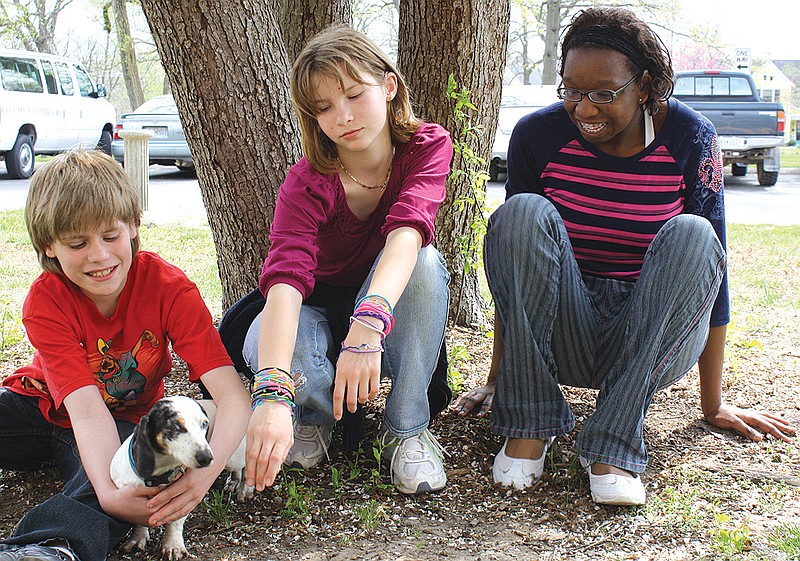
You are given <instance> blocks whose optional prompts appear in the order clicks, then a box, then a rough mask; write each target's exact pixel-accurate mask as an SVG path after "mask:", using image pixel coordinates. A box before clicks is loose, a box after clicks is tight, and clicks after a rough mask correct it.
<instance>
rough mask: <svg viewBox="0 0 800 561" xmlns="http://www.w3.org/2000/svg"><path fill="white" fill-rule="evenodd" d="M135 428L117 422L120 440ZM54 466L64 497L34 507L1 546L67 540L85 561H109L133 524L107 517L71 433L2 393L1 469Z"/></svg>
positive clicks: (33, 404)
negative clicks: (51, 463) (58, 475)
mask: <svg viewBox="0 0 800 561" xmlns="http://www.w3.org/2000/svg"><path fill="white" fill-rule="evenodd" d="M134 427H135V425H134V424H133V423H129V422H126V421H117V432H118V433H119V438H120V441H123V440H124V439H126V438H128V436H129V435H130V434H131V433H133V429H134ZM48 461H55V462H56V465H57V467H58V469H59V472H60V473H61V476H62V477H63V479H64V481H65V484H64V488H63V489H62V491H61V493H59V494H57V495H54V496H53V497H51V498H49V499H47V500H46V501H44V502H43V503H41V504H40V505H37V506H35V507H33V508H32V509H31V510H30V511H28V512H27V513H26V514H25V516H23V517H22V519H21V520H20V521H19V523H18V524H17V526H16V528H15V529H14V532H13V533H12V535H11V536H10V537H8V538H7V539H5V540H4V541H3V543H2V544H0V550H2V548H3V544H10V545H23V544H31V543H40V542H44V541H47V540H51V539H64V540H66V541H67V542H68V543H69V545H70V546H71V547H72V549H73V551H75V553H76V554H77V555H78V557H79V558H80V559H81V561H104V560H105V559H106V557H107V554H108V551H109V549H111V548H113V547H116V546H117V545H118V544H119V543H120V542H121V541H122V539H123V538H124V537H125V535H126V534H127V533H128V531H129V530H130V529H131V525H130V524H128V523H127V522H122V521H121V520H117V519H115V518H111V517H110V516H108V515H106V514H105V513H104V512H103V509H102V508H101V507H100V503H99V502H98V500H97V496H96V495H95V493H94V488H93V487H92V484H91V483H90V482H89V478H88V477H87V476H86V472H85V471H84V469H83V465H82V464H81V460H80V456H79V455H78V446H77V444H76V442H75V436H74V434H73V432H72V430H71V429H64V428H61V427H58V426H56V425H53V424H52V423H50V422H48V421H47V420H46V419H45V418H44V417H43V416H42V414H41V412H40V411H39V406H38V404H37V400H36V399H35V398H32V397H28V396H23V395H18V394H15V393H14V392H12V391H10V390H7V389H5V388H0V468H2V469H13V470H36V469H41V468H42V465H43V464H44V463H45V462H48Z"/></svg>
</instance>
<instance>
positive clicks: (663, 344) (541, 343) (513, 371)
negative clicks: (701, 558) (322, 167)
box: [484, 194, 725, 472]
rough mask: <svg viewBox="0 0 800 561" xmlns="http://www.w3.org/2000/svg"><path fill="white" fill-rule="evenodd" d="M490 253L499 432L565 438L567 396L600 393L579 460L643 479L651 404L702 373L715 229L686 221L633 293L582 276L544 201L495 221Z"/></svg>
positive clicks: (662, 239)
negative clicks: (694, 371) (663, 391)
mask: <svg viewBox="0 0 800 561" xmlns="http://www.w3.org/2000/svg"><path fill="white" fill-rule="evenodd" d="M484 247H485V262H486V274H487V277H488V278H489V287H490V289H491V291H492V296H493V297H494V301H495V306H496V307H497V313H498V314H499V317H500V319H501V322H502V326H503V343H504V348H505V352H504V353H503V359H502V362H501V367H500V373H499V375H498V378H497V385H496V392H495V397H494V401H493V403H492V429H493V430H494V432H496V433H497V434H500V435H502V436H507V437H512V438H547V437H550V436H555V435H558V434H564V433H566V432H568V431H570V430H572V428H573V427H574V426H575V418H574V416H573V414H572V411H571V410H570V407H569V405H568V404H567V402H566V400H565V399H564V396H563V394H562V393H561V390H560V388H559V384H565V385H569V386H576V387H583V388H595V389H598V390H600V391H599V394H598V396H597V409H596V411H595V412H594V414H592V415H591V416H590V417H589V418H588V419H587V420H586V423H585V424H584V427H583V430H582V431H581V433H580V435H579V436H578V439H577V448H578V452H579V454H580V455H581V456H583V457H584V458H586V459H587V460H589V461H590V462H598V461H599V462H603V463H607V464H611V465H614V466H617V467H620V468H622V469H626V470H629V471H633V472H641V471H644V469H645V466H646V465H647V451H646V448H645V445H644V439H643V431H644V418H645V414H646V413H647V409H648V407H649V405H650V401H651V399H652V397H653V395H654V394H655V392H656V390H657V389H659V388H662V387H664V386H667V385H669V384H671V383H673V382H675V381H676V380H678V379H679V378H681V377H682V376H683V375H684V374H685V373H686V372H687V371H688V370H689V369H690V368H691V367H692V366H693V365H694V364H695V363H696V362H697V359H698V357H699V356H700V353H701V352H702V351H703V348H704V347H705V342H706V338H707V336H708V325H709V318H710V315H711V308H712V305H713V303H714V300H715V298H716V296H717V293H718V291H719V287H720V283H721V282H722V279H723V275H724V272H725V253H724V251H723V249H722V245H721V244H720V243H719V241H718V240H717V237H716V234H715V233H714V230H713V228H712V227H711V224H710V223H709V222H708V221H707V220H705V219H704V218H701V217H699V216H694V215H685V214H684V215H679V216H676V217H674V218H672V219H670V220H669V221H667V223H666V224H665V225H664V226H663V227H662V228H661V229H660V230H659V232H658V234H657V235H656V237H655V239H654V240H653V241H652V243H651V244H650V246H649V248H648V250H647V253H646V255H645V259H644V264H643V265H642V272H641V275H640V277H639V279H638V280H637V281H635V282H630V281H621V280H615V279H602V278H597V277H590V276H588V275H581V272H580V270H579V269H578V264H577V262H576V261H575V256H574V253H573V249H572V245H571V244H570V241H569V237H568V235H567V232H566V229H565V227H564V223H563V221H562V220H561V217H560V216H559V214H558V212H557V211H556V209H555V207H553V205H552V204H551V203H550V202H549V201H548V200H547V199H545V198H544V197H542V196H539V195H532V194H520V195H514V196H513V197H511V198H509V199H508V200H507V201H506V202H505V203H504V204H503V205H502V206H501V207H500V208H499V209H498V210H497V211H496V212H495V214H494V215H492V218H491V220H490V226H489V231H488V233H487V234H486V240H485V246H484Z"/></svg>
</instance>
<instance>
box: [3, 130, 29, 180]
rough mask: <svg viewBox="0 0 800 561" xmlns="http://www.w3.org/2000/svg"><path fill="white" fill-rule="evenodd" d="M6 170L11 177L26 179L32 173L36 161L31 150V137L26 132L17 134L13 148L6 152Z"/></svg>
mask: <svg viewBox="0 0 800 561" xmlns="http://www.w3.org/2000/svg"><path fill="white" fill-rule="evenodd" d="M5 159H6V170H8V175H9V176H11V178H13V179H28V178H29V177H30V176H31V175H33V166H34V165H35V163H36V160H35V154H34V152H33V139H32V138H31V137H30V136H28V135H27V134H22V133H20V134H18V135H17V141H16V142H15V143H14V146H13V148H11V150H9V151H8V152H6V154H5Z"/></svg>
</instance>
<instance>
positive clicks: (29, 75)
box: [0, 49, 116, 179]
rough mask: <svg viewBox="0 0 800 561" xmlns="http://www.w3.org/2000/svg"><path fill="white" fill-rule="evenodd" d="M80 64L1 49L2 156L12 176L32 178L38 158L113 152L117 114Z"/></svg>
mask: <svg viewBox="0 0 800 561" xmlns="http://www.w3.org/2000/svg"><path fill="white" fill-rule="evenodd" d="M105 96H106V90H105V87H104V86H103V85H102V84H95V83H94V81H93V80H92V79H91V77H90V76H89V73H88V72H86V70H85V69H84V68H83V66H81V64H80V63H79V62H78V61H76V60H72V59H69V58H65V57H60V56H56V55H51V54H46V53H35V52H29V51H16V50H8V49H0V157H2V158H3V159H4V160H5V162H6V170H7V171H8V175H10V176H11V177H12V178H14V179H24V178H27V177H30V176H31V174H32V173H33V165H34V157H35V155H36V154H57V153H58V152H63V151H64V150H68V149H70V148H74V147H77V146H85V147H91V148H94V147H97V148H99V149H101V150H103V151H105V152H106V153H110V152H111V131H112V130H113V126H114V122H115V121H116V110H115V109H114V106H113V105H111V104H110V103H109V102H108V101H107V100H106V99H105Z"/></svg>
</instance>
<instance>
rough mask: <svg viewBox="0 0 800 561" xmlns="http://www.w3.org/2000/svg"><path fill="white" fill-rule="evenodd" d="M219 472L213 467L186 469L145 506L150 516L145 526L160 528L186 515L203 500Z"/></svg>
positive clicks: (160, 488)
mask: <svg viewBox="0 0 800 561" xmlns="http://www.w3.org/2000/svg"><path fill="white" fill-rule="evenodd" d="M219 473H220V470H217V469H214V468H213V467H208V468H203V469H187V470H186V473H184V474H183V475H181V476H180V477H178V479H176V480H175V481H173V482H172V483H170V484H169V485H166V486H163V487H159V488H158V489H156V491H157V494H156V495H155V496H153V497H152V498H151V499H150V500H149V501H148V502H147V506H148V508H149V509H150V510H151V512H152V514H151V516H150V518H149V519H148V521H147V524H146V526H161V525H164V524H169V523H170V522H174V521H175V520H178V519H179V518H183V517H184V516H186V515H188V514H189V513H190V512H192V510H194V507H196V506H197V505H198V504H200V502H201V501H202V500H203V499H204V498H205V496H206V493H208V490H209V489H210V488H211V485H213V484H214V481H216V479H217V476H218V475H219Z"/></svg>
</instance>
